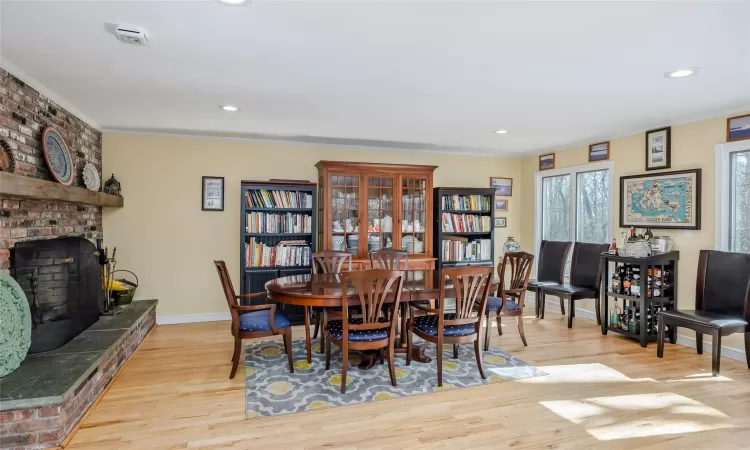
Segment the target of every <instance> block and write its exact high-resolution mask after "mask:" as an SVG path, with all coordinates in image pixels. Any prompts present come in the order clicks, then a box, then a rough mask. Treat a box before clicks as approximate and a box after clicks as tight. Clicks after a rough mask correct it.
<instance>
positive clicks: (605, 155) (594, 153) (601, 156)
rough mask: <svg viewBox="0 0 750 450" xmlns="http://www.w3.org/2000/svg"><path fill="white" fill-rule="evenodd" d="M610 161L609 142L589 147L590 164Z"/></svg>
mask: <svg viewBox="0 0 750 450" xmlns="http://www.w3.org/2000/svg"><path fill="white" fill-rule="evenodd" d="M608 159H609V141H606V142H599V143H598V144H591V145H589V162H596V161H606V160H608Z"/></svg>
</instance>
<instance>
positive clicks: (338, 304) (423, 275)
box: [265, 269, 498, 369]
mask: <svg viewBox="0 0 750 450" xmlns="http://www.w3.org/2000/svg"><path fill="white" fill-rule="evenodd" d="M402 272H403V273H404V283H403V287H402V290H401V300H400V305H399V310H400V311H399V315H400V317H399V321H400V326H399V330H400V332H399V340H398V345H397V347H396V349H395V351H396V353H397V354H399V353H402V354H405V353H406V347H407V345H406V333H407V320H408V316H409V306H408V305H409V304H410V303H412V302H429V301H433V300H437V299H438V298H439V296H440V282H441V280H442V277H444V274H443V272H442V271H441V270H439V269H436V270H402ZM497 285H498V280H497V279H493V280H492V286H490V292H494V291H495V290H496V289H497ZM265 287H266V291H267V293H268V298H269V299H270V300H272V301H274V302H277V303H283V304H287V305H297V306H303V307H305V311H306V314H305V343H306V344H305V345H306V351H307V362H308V363H312V347H311V343H310V315H309V314H307V311H309V310H310V308H334V309H340V308H342V307H343V299H344V295H343V292H344V289H346V297H347V304H348V305H350V306H359V305H360V302H359V299H358V297H357V293H356V289H355V288H354V286H353V285H351V284H350V283H347V285H346V286H344V285H343V282H342V276H341V274H332V273H316V274H304V275H291V276H287V277H281V278H276V279H273V280H270V281H268V282H267V283H266V285H265ZM393 294H394V293H393V292H392V293H390V295H387V296H386V300H385V302H386V303H393V302H394V301H395V295H393ZM452 296H453V297H454V298H455V291H454V290H453V286H452V285H451V284H450V283H449V282H447V283H446V286H445V298H451V297H452ZM321 332H322V333H325V331H321ZM376 357H377V353H372V352H370V353H366V354H364V355H363V357H362V362H360V364H359V368H360V369H369V368H371V367H372V366H373V365H374V364H375V359H376ZM411 357H412V360H414V361H417V362H421V363H429V362H430V361H431V358H429V357H428V356H426V355H425V354H424V349H423V348H422V347H421V346H419V345H412V355H411Z"/></svg>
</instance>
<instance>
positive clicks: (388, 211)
mask: <svg viewBox="0 0 750 450" xmlns="http://www.w3.org/2000/svg"><path fill="white" fill-rule="evenodd" d="M394 188H395V182H394V178H393V177H388V176H383V177H381V176H368V177H367V251H368V252H372V251H376V250H380V249H383V248H392V247H393V224H394V223H395V220H394V219H393V191H394Z"/></svg>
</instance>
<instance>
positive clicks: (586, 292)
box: [537, 242, 609, 328]
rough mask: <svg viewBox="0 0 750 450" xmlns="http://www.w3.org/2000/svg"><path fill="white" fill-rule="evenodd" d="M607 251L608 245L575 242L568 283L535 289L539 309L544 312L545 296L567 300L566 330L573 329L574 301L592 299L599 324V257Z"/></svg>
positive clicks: (600, 271) (600, 266) (600, 265)
mask: <svg viewBox="0 0 750 450" xmlns="http://www.w3.org/2000/svg"><path fill="white" fill-rule="evenodd" d="M608 249H609V245H608V244H589V243H583V242H576V243H575V245H574V246H573V258H572V261H571V266H570V283H562V284H560V285H554V286H543V287H537V292H538V291H541V295H538V297H540V298H541V299H542V304H541V305H540V307H541V308H542V311H544V307H545V300H546V299H545V297H546V295H547V294H550V295H554V296H555V297H559V298H560V299H565V300H568V328H573V318H574V317H575V315H576V310H575V308H574V303H575V301H576V300H584V299H593V300H597V301H595V302H594V303H595V304H596V321H597V323H599V324H601V320H602V318H601V313H600V311H599V310H600V308H601V307H600V305H599V301H598V299H599V291H600V290H601V279H602V269H603V267H604V266H603V263H602V258H601V255H602V253H604V252H606V251H607V250H608Z"/></svg>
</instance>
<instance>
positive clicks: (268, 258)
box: [245, 238, 312, 267]
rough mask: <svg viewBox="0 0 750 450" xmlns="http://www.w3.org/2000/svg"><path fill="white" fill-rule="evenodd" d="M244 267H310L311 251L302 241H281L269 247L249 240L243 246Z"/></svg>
mask: <svg viewBox="0 0 750 450" xmlns="http://www.w3.org/2000/svg"><path fill="white" fill-rule="evenodd" d="M245 261H246V263H245V265H246V267H290V266H310V265H311V262H312V249H311V248H310V244H308V243H307V242H305V241H303V240H299V241H281V242H279V243H278V245H276V246H273V247H272V246H269V245H266V244H264V243H262V242H259V241H256V240H255V238H251V239H250V240H249V241H248V242H247V243H246V244H245Z"/></svg>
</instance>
